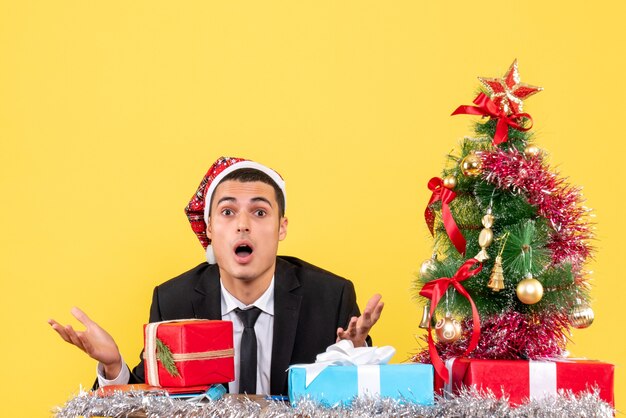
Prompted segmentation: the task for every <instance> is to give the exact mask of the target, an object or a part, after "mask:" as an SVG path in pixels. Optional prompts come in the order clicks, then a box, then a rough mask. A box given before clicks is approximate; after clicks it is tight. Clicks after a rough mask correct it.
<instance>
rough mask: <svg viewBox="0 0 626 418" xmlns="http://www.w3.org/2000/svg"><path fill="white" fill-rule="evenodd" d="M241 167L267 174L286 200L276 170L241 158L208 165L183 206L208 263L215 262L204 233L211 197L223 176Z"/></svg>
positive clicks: (224, 159) (207, 221) (223, 159)
mask: <svg viewBox="0 0 626 418" xmlns="http://www.w3.org/2000/svg"><path fill="white" fill-rule="evenodd" d="M242 168H252V169H254V170H258V171H260V172H262V173H265V174H267V175H268V176H269V177H270V178H271V179H272V181H273V182H274V183H276V185H277V186H278V187H279V188H280V190H281V191H282V192H283V197H284V199H285V204H286V202H287V194H286V193H285V181H284V180H283V179H282V177H281V176H280V175H279V174H278V173H277V172H276V171H274V170H272V169H271V168H269V167H266V166H264V165H262V164H259V163H255V162H254V161H250V160H246V159H243V158H232V157H220V158H218V159H217V161H215V162H214V163H213V165H212V166H211V167H209V171H207V172H206V174H205V175H204V177H203V178H202V181H201V182H200V186H198V190H197V191H196V193H195V194H194V195H193V197H192V198H191V200H190V201H189V204H188V205H187V207H186V208H185V214H187V218H188V219H189V223H190V224H191V229H192V230H193V232H194V233H195V234H196V236H197V237H198V239H199V240H200V244H202V247H204V248H205V249H206V257H207V261H208V263H209V264H215V254H213V247H212V246H211V240H210V239H209V237H208V236H207V234H206V228H207V225H208V223H209V210H210V209H211V208H210V205H211V197H212V196H213V193H214V192H215V189H216V188H217V186H218V185H219V184H220V182H221V181H222V180H223V179H224V177H226V176H227V175H228V174H230V173H232V172H233V171H237V170H241V169H242Z"/></svg>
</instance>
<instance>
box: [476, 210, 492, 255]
mask: <svg viewBox="0 0 626 418" xmlns="http://www.w3.org/2000/svg"><path fill="white" fill-rule="evenodd" d="M493 221H494V217H493V215H492V214H491V206H490V207H489V208H487V214H486V215H485V216H483V219H482V220H481V223H482V224H483V229H482V231H480V235H478V245H480V251H479V252H478V254H476V256H475V257H474V258H475V259H476V260H478V261H480V262H481V263H482V262H483V261H485V260H487V259H488V258H489V254H487V248H488V247H489V246H490V245H491V244H492V243H493V231H492V230H491V227H492V226H493Z"/></svg>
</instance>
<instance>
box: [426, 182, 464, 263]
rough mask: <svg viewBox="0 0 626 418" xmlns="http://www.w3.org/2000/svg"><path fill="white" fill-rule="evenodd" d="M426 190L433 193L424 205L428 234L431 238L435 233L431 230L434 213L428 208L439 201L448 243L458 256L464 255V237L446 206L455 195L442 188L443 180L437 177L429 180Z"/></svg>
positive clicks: (433, 222)
mask: <svg viewBox="0 0 626 418" xmlns="http://www.w3.org/2000/svg"><path fill="white" fill-rule="evenodd" d="M428 188H429V189H430V190H431V191H432V192H433V194H432V195H431V196H430V200H429V201H428V204H427V205H426V210H425V211H424V219H425V220H426V225H428V229H429V230H430V234H431V235H433V236H434V235H435V231H434V229H433V227H434V224H435V212H434V211H433V210H432V209H431V208H430V205H432V204H433V203H435V202H437V201H438V200H441V217H442V218H443V226H444V227H445V228H446V232H447V233H448V236H449V237H450V241H452V244H454V247H455V248H456V250H457V251H458V252H459V253H460V254H462V255H465V245H466V241H465V237H464V236H463V234H461V231H460V230H459V227H458V226H456V222H455V221H454V218H453V217H452V212H450V207H449V206H448V205H449V204H450V202H452V201H453V200H454V198H455V197H456V193H454V192H453V191H452V190H450V189H448V188H447V187H444V185H443V180H441V179H440V178H439V177H433V178H432V179H430V181H429V182H428Z"/></svg>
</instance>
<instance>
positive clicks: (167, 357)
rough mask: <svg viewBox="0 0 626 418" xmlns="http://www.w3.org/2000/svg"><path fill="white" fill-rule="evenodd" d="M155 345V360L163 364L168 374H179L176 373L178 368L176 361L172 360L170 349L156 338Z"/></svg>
mask: <svg viewBox="0 0 626 418" xmlns="http://www.w3.org/2000/svg"><path fill="white" fill-rule="evenodd" d="M156 346H157V349H156V355H157V360H159V361H160V362H161V364H163V367H165V370H167V372H168V373H169V374H170V376H172V377H178V376H180V373H178V368H176V363H175V362H174V356H173V355H172V350H170V348H169V347H168V346H167V345H166V344H165V343H164V342H163V341H161V340H160V339H158V338H157V339H156Z"/></svg>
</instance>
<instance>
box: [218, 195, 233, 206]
mask: <svg viewBox="0 0 626 418" xmlns="http://www.w3.org/2000/svg"><path fill="white" fill-rule="evenodd" d="M236 200H237V199H235V198H234V197H230V196H224V197H222V198H221V199H220V200H218V201H217V204H218V205H219V204H220V203H222V202H235V201H236Z"/></svg>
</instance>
